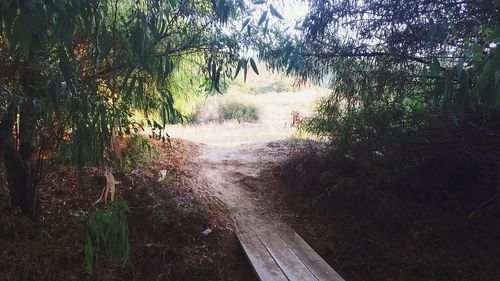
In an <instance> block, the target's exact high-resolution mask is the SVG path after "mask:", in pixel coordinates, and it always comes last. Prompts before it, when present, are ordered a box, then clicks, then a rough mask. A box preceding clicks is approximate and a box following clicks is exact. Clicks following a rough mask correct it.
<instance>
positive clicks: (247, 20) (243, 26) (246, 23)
mask: <svg viewBox="0 0 500 281" xmlns="http://www.w3.org/2000/svg"><path fill="white" fill-rule="evenodd" d="M249 23H250V18H247V19H246V20H245V21H244V22H243V24H242V25H241V31H243V29H245V27H246V26H247V25H248V24H249Z"/></svg>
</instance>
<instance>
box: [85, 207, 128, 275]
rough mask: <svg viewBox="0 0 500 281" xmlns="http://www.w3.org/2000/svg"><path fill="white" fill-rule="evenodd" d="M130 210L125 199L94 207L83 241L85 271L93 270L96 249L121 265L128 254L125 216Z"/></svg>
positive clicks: (125, 261)
mask: <svg viewBox="0 0 500 281" xmlns="http://www.w3.org/2000/svg"><path fill="white" fill-rule="evenodd" d="M129 212H130V209H129V207H128V204H127V202H126V201H125V200H118V199H117V200H113V201H111V203H110V204H109V205H108V206H107V207H106V208H105V209H100V208H96V209H95V210H94V212H93V213H92V215H91V217H90V220H89V223H88V228H89V234H88V238H87V241H86V243H85V261H86V263H87V271H88V272H89V273H92V272H93V268H94V256H95V252H96V249H97V250H101V251H103V253H104V255H105V256H107V257H109V258H111V260H112V261H114V262H119V263H120V264H121V266H122V267H124V266H125V264H126V263H127V261H128V258H129V255H130V244H129V239H128V236H129V229H128V223H127V216H128V214H129Z"/></svg>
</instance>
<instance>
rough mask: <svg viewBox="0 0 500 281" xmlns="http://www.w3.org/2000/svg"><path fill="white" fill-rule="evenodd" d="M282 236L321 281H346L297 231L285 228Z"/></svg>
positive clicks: (281, 232) (281, 233)
mask: <svg viewBox="0 0 500 281" xmlns="http://www.w3.org/2000/svg"><path fill="white" fill-rule="evenodd" d="M280 236H281V237H282V238H283V240H284V241H285V243H287V244H288V246H289V247H290V249H291V250H292V251H293V252H294V253H295V255H297V257H298V258H299V259H300V260H301V261H302V262H303V263H304V265H305V266H307V268H308V269H309V270H310V271H311V272H312V273H313V274H314V276H315V277H316V278H317V279H318V280H319V281H327V280H328V281H345V280H344V279H343V278H342V277H341V276H340V275H339V274H338V273H337V272H336V271H335V270H334V269H333V268H332V267H331V266H330V265H329V264H328V263H327V262H326V261H325V260H324V259H323V258H321V257H320V255H318V253H316V252H315V251H314V250H313V249H312V248H311V246H309V244H307V243H306V241H304V239H302V238H301V237H300V236H299V235H298V234H297V233H296V232H295V231H293V230H292V229H288V228H285V229H283V230H282V231H280Z"/></svg>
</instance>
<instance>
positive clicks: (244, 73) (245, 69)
mask: <svg viewBox="0 0 500 281" xmlns="http://www.w3.org/2000/svg"><path fill="white" fill-rule="evenodd" d="M244 66H245V67H244V68H243V81H245V82H246V81H247V73H248V63H247V61H245V65H244Z"/></svg>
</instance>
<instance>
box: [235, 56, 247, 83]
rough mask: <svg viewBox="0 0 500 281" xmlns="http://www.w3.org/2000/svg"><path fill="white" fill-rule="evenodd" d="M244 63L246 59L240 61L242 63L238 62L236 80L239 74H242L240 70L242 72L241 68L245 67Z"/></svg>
mask: <svg viewBox="0 0 500 281" xmlns="http://www.w3.org/2000/svg"><path fill="white" fill-rule="evenodd" d="M244 61H245V59H243V58H242V59H240V61H239V62H238V66H237V67H236V74H235V75H234V79H236V77H238V74H239V73H240V70H241V67H242V66H243V64H244Z"/></svg>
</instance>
